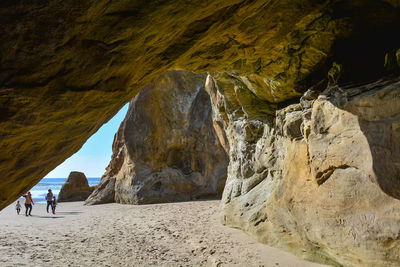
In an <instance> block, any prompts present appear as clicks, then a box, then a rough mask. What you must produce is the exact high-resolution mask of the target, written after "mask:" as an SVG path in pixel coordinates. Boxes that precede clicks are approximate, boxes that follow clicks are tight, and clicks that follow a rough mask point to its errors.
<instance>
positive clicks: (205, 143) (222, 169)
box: [86, 71, 228, 204]
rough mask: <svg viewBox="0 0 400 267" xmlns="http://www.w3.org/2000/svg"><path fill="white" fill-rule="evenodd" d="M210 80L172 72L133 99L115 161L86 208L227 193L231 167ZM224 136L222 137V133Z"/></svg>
mask: <svg viewBox="0 0 400 267" xmlns="http://www.w3.org/2000/svg"><path fill="white" fill-rule="evenodd" d="M205 79H206V75H199V74H193V73H190V72H183V71H170V72H166V73H165V74H163V75H161V76H160V77H158V78H157V79H156V80H154V81H153V83H151V84H150V85H149V86H146V87H145V88H143V90H141V92H140V93H139V94H138V95H137V96H136V97H135V98H134V99H133V100H132V102H131V105H130V108H129V111H128V113H127V115H126V117H125V119H124V121H123V122H122V123H121V126H120V129H119V130H118V132H117V133H116V135H115V137H114V143H113V156H112V159H111V162H110V164H109V166H108V167H107V171H106V173H105V174H104V176H103V177H102V180H101V182H100V184H99V186H98V187H97V189H96V190H95V191H94V192H93V194H92V195H91V196H90V197H89V198H88V200H87V201H86V203H88V204H99V203H107V202H114V201H115V202H119V203H133V204H143V203H154V202H170V201H177V200H190V199H193V198H199V197H210V196H218V195H221V194H222V190H223V188H224V184H225V180H226V167H227V165H228V157H227V152H226V151H225V150H224V148H223V146H222V145H221V143H220V139H219V138H221V140H222V141H223V142H224V141H225V139H224V138H225V136H223V135H220V136H218V134H217V133H216V131H215V130H214V127H213V121H212V111H211V103H210V98H209V96H208V94H207V92H206V91H205V89H204V84H205ZM220 133H221V134H223V132H220Z"/></svg>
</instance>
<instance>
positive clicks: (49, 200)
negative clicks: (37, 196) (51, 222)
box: [46, 189, 53, 213]
mask: <svg viewBox="0 0 400 267" xmlns="http://www.w3.org/2000/svg"><path fill="white" fill-rule="evenodd" d="M48 191H49V192H48V193H47V195H46V200H47V207H46V210H47V213H49V206H50V207H52V206H51V202H52V201H53V192H51V189H49V190H48ZM52 209H53V207H52Z"/></svg>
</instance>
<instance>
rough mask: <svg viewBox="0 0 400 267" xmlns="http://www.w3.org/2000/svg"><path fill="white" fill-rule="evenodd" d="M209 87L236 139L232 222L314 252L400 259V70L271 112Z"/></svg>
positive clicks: (228, 216) (352, 262)
mask: <svg viewBox="0 0 400 267" xmlns="http://www.w3.org/2000/svg"><path fill="white" fill-rule="evenodd" d="M314 89H315V88H314ZM207 90H208V91H209V92H210V95H211V99H212V101H213V107H214V112H215V115H214V119H215V120H220V121H223V122H224V125H225V129H226V134H227V137H228V140H229V145H230V155H229V157H230V163H229V167H228V179H227V182H226V187H225V190H224V194H223V199H222V203H221V221H222V222H223V223H224V224H226V225H228V226H231V227H237V228H241V229H243V230H244V231H246V232H247V233H249V234H250V235H251V236H253V237H254V238H256V239H257V240H259V241H261V242H264V243H267V244H270V245H273V246H277V247H281V248H284V249H286V250H290V251H293V252H295V253H296V254H297V255H299V256H302V257H304V258H306V259H309V260H312V261H319V262H325V263H329V264H333V265H345V266H398V265H399V264H400V258H399V255H400V240H399V233H400V201H399V200H398V199H399V197H400V195H399V189H400V186H399V182H400V176H399V175H400V153H399V152H400V150H399V146H400V136H399V125H400V80H399V79H398V78H395V79H390V80H380V81H377V82H374V83H370V84H366V85H362V86H347V87H346V86H341V87H340V86H334V87H330V88H328V89H327V90H325V91H324V92H323V93H322V94H321V95H320V96H319V97H318V98H317V99H315V98H316V97H317V95H318V94H315V91H314V92H312V91H309V92H307V93H306V94H305V96H304V97H303V98H302V99H301V102H300V103H299V104H293V105H290V106H288V107H286V108H284V109H281V110H279V111H277V113H276V116H275V118H266V119H265V120H264V121H260V120H249V119H248V118H246V117H245V116H243V117H237V116H235V114H229V113H224V112H221V110H223V111H224V109H221V108H219V109H218V108H217V107H218V105H223V100H224V98H223V96H222V95H221V93H220V91H221V90H223V89H220V88H219V87H218V85H217V83H216V82H215V80H213V79H212V78H211V77H208V82H207ZM221 102H222V104H221Z"/></svg>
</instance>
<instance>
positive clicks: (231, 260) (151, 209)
mask: <svg viewBox="0 0 400 267" xmlns="http://www.w3.org/2000/svg"><path fill="white" fill-rule="evenodd" d="M218 205H219V201H217V200H211V201H193V202H181V203H168V204H154V205H142V206H133V205H120V204H106V205H97V206H84V205H83V202H70V203H60V204H59V205H58V207H57V213H56V215H52V214H51V213H49V214H48V213H46V210H45V204H36V205H34V207H33V212H32V215H33V216H32V217H25V214H24V210H25V208H23V209H22V211H21V214H20V215H17V214H16V211H15V209H14V205H11V206H9V207H7V208H5V209H4V210H2V211H1V212H0V229H1V235H0V266H26V265H29V266H138V265H139V266H233V265H235V266H296V267H299V266H322V265H318V264H314V263H310V262H307V261H304V260H302V259H299V258H297V257H296V256H294V255H292V254H290V253H287V252H284V251H281V250H278V249H276V248H272V247H269V246H266V245H263V244H260V243H257V242H255V241H254V240H252V239H251V238H250V237H248V236H247V235H246V234H244V233H243V232H241V231H240V230H236V229H231V228H229V227H225V226H223V225H221V224H220V223H219V221H218V216H217V211H218Z"/></svg>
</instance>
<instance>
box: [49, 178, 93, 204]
mask: <svg viewBox="0 0 400 267" xmlns="http://www.w3.org/2000/svg"><path fill="white" fill-rule="evenodd" d="M93 190H94V187H90V186H89V183H88V180H87V178H86V176H85V174H84V173H83V172H71V173H70V174H69V176H68V178H67V180H66V181H65V183H64V184H63V185H62V187H61V190H60V193H59V194H58V198H57V201H58V202H68V201H83V200H85V199H87V198H88V196H89V195H90V194H91V193H92V192H93Z"/></svg>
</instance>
